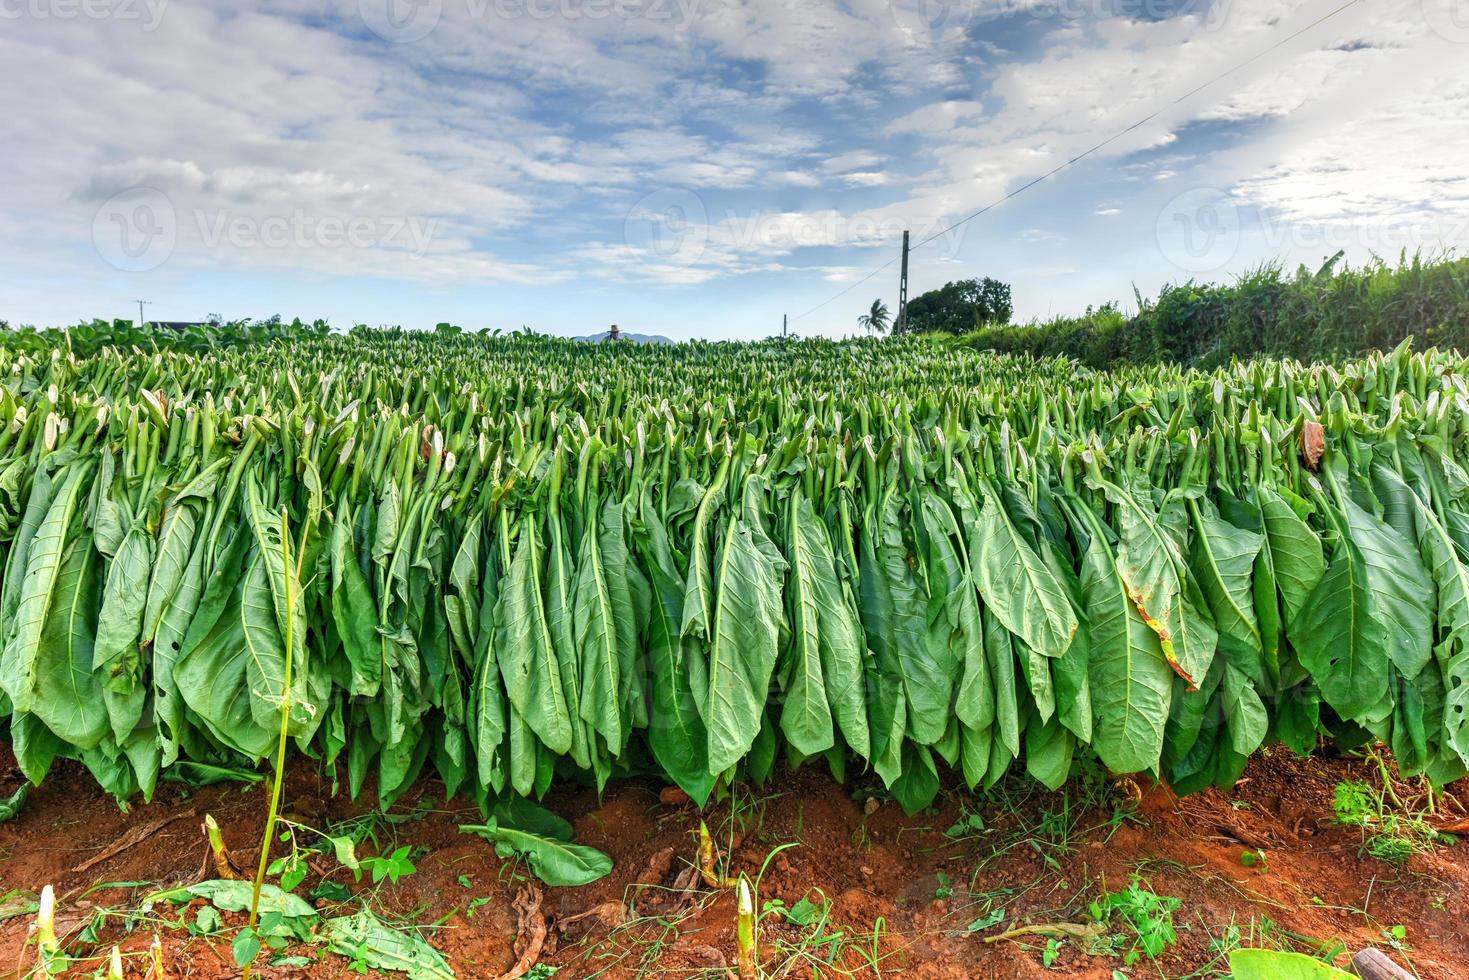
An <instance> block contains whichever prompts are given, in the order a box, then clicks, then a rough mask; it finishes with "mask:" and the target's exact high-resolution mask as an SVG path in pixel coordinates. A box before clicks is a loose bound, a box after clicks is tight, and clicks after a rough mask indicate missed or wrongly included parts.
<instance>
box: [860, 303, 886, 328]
mask: <svg viewBox="0 0 1469 980" xmlns="http://www.w3.org/2000/svg"><path fill="white" fill-rule="evenodd" d="M857 326H859V327H861V328H862V329H863V330H870V331H872V332H873V333H887V329H888V308H887V306H886V305H885V304H884V303H883V301H882V300H880V299H875V300H873V301H872V309H870V310H868V311H867V312H866V313H864V314H862V315H861V316H859V317H858V318H857Z"/></svg>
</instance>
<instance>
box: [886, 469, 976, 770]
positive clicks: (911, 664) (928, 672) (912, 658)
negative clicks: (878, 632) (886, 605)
mask: <svg viewBox="0 0 1469 980" xmlns="http://www.w3.org/2000/svg"><path fill="white" fill-rule="evenodd" d="M902 518H903V511H902V509H901V508H900V506H899V504H898V500H897V498H896V497H894V496H889V497H888V498H887V500H886V502H885V505H884V507H883V509H882V524H881V531H880V534H881V538H880V544H879V546H878V563H879V564H878V567H877V568H874V569H872V570H871V572H870V573H871V574H875V575H881V576H883V578H884V579H885V580H886V585H887V589H888V594H889V596H890V597H891V602H892V620H891V622H892V637H891V651H892V654H893V656H894V658H895V660H896V662H897V664H898V666H899V668H900V670H901V672H902V678H903V690H904V692H905V693H906V695H907V697H908V734H909V736H910V737H911V738H912V739H913V740H914V741H915V742H918V743H919V744H922V745H932V744H934V743H936V742H937V741H938V740H939V739H941V738H943V737H944V732H945V730H947V729H948V727H949V718H950V715H951V709H952V701H953V695H954V685H955V683H956V679H957V675H958V673H959V660H958V657H957V656H956V655H955V654H954V652H953V650H952V649H950V648H949V647H948V645H947V644H946V643H945V644H939V643H934V642H930V631H929V623H928V610H929V596H928V594H927V592H926V590H925V589H924V586H923V583H922V582H920V581H919V579H918V576H917V575H916V574H915V571H914V567H915V565H916V559H915V557H914V555H913V553H912V550H911V549H910V546H909V543H908V541H907V539H906V537H905V535H904V528H903V519H902ZM864 574H868V570H867V569H864Z"/></svg>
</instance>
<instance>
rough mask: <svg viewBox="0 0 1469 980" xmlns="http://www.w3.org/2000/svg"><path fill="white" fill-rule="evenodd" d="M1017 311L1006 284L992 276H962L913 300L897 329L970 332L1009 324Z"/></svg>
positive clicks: (911, 331)
mask: <svg viewBox="0 0 1469 980" xmlns="http://www.w3.org/2000/svg"><path fill="white" fill-rule="evenodd" d="M1014 312H1015V308H1014V306H1013V305H1012V303H1011V301H1010V287H1009V285H1007V284H1006V283H1003V282H1000V281H998V280H996V279H991V278H990V277H988V276H985V277H984V278H983V279H960V280H959V281H958V282H951V283H947V284H945V285H944V286H943V287H941V288H939V289H931V290H929V291H928V292H926V293H924V294H923V295H922V296H918V297H916V298H914V299H913V300H910V301H909V303H908V315H907V320H906V322H904V323H901V324H899V325H898V326H897V327H896V328H895V332H897V333H955V334H958V333H967V332H968V331H970V330H973V329H974V328H975V327H986V326H998V325H1001V324H1006V323H1009V322H1010V315H1011V314H1012V313H1014Z"/></svg>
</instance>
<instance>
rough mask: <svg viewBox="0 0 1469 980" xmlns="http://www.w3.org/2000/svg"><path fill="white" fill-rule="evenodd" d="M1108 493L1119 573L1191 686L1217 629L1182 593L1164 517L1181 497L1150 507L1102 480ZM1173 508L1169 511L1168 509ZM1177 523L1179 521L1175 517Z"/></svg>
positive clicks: (1179, 560) (1177, 508) (1177, 510)
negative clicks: (1115, 529) (1158, 507)
mask: <svg viewBox="0 0 1469 980" xmlns="http://www.w3.org/2000/svg"><path fill="white" fill-rule="evenodd" d="M1101 486H1102V488H1103V490H1104V491H1105V492H1106V495H1107V498H1108V499H1109V500H1111V501H1112V503H1113V504H1115V505H1116V508H1117V520H1118V528H1119V532H1120V537H1121V541H1120V543H1119V546H1118V551H1117V569H1118V574H1120V575H1121V576H1122V581H1123V583H1124V584H1125V585H1126V586H1127V593H1128V596H1129V597H1130V598H1131V599H1132V602H1133V604H1134V605H1136V606H1137V610H1138V613H1139V615H1141V616H1142V618H1143V621H1144V622H1146V623H1147V624H1148V626H1149V628H1150V629H1152V630H1153V632H1155V633H1157V634H1158V643H1159V646H1160V648H1161V649H1162V651H1163V656H1164V657H1165V658H1167V660H1168V663H1169V665H1170V666H1171V667H1172V668H1173V670H1174V671H1175V672H1176V673H1177V674H1178V676H1180V677H1182V678H1183V679H1184V680H1185V681H1186V682H1187V683H1188V684H1189V685H1190V686H1196V685H1197V684H1198V683H1199V681H1200V680H1201V679H1202V678H1203V676H1204V675H1205V674H1206V673H1208V670H1209V664H1210V663H1211V662H1212V660H1213V657H1214V651H1215V645H1216V639H1217V634H1216V633H1215V631H1214V627H1213V625H1211V624H1210V623H1209V622H1208V621H1207V620H1206V619H1204V618H1203V616H1202V615H1201V614H1200V612H1199V611H1198V610H1197V609H1195V608H1193V607H1192V605H1191V604H1190V603H1189V601H1188V597H1187V595H1186V593H1185V589H1184V582H1185V571H1184V563H1183V556H1182V554H1181V553H1180V551H1179V546H1178V542H1177V541H1175V540H1174V539H1173V537H1172V536H1171V535H1170V534H1169V533H1168V532H1167V531H1166V530H1165V528H1164V522H1165V521H1166V520H1168V519H1169V518H1170V516H1172V517H1173V519H1174V521H1175V522H1178V520H1177V519H1178V517H1179V516H1181V512H1182V510H1183V501H1182V500H1181V499H1178V498H1171V499H1169V500H1168V501H1167V502H1165V504H1164V512H1163V513H1154V512H1153V511H1151V509H1150V508H1149V507H1148V506H1147V504H1146V503H1145V501H1144V499H1143V497H1142V496H1141V495H1139V494H1137V493H1133V492H1131V491H1128V490H1123V489H1122V488H1120V487H1117V486H1114V485H1113V484H1111V483H1106V482H1102V483H1101ZM1170 508H1172V509H1173V511H1174V513H1173V515H1170V514H1168V513H1167V511H1168V510H1169V509H1170ZM1178 523H1181V522H1178Z"/></svg>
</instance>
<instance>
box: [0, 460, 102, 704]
mask: <svg viewBox="0 0 1469 980" xmlns="http://www.w3.org/2000/svg"><path fill="white" fill-rule="evenodd" d="M86 472H87V467H85V466H72V467H68V469H67V471H66V476H65V477H63V478H62V481H61V485H60V487H59V488H58V489H57V491H56V496H55V497H54V498H53V499H52V500H51V502H50V505H49V507H47V509H46V516H45V518H44V519H43V520H41V522H40V525H39V527H38V528H37V529H36V534H35V539H34V541H33V542H31V544H30V547H29V549H28V550H27V554H26V563H25V570H24V581H23V584H22V585H21V589H20V593H19V597H18V599H17V604H16V609H15V619H14V622H13V624H12V623H11V622H9V621H7V622H6V624H5V627H6V637H7V639H6V642H5V650H4V653H3V654H0V683H3V685H4V688H5V693H6V694H8V695H9V696H10V702H11V704H12V705H13V706H14V708H15V710H17V711H30V710H31V708H32V706H33V704H34V699H35V683H36V661H37V657H38V654H39V651H40V645H41V635H42V633H43V631H44V629H45V624H46V614H47V612H48V611H49V610H50V608H51V603H52V601H53V599H54V592H55V588H56V579H57V577H58V576H59V575H60V574H61V560H62V557H63V552H64V548H65V539H66V529H67V527H68V526H70V524H71V521H72V515H73V514H74V513H75V512H76V506H77V501H78V499H79V498H80V496H81V488H82V484H83V482H84V481H85V477H86ZM16 571H18V569H12V574H14V573H15V572H16Z"/></svg>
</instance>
